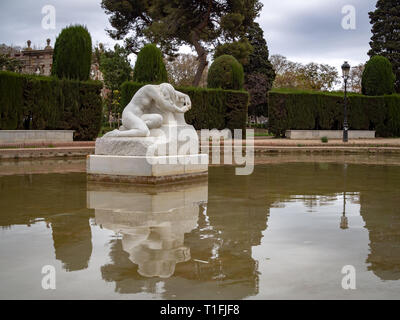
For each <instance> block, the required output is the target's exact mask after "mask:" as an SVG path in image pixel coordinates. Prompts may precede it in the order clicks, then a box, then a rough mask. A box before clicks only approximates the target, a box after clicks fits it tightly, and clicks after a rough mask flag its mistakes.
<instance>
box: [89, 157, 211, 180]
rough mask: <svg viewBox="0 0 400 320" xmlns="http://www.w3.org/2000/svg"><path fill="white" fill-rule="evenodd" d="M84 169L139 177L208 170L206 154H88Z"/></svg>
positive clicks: (101, 173) (92, 171) (112, 174)
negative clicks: (153, 155)
mask: <svg viewBox="0 0 400 320" xmlns="http://www.w3.org/2000/svg"><path fill="white" fill-rule="evenodd" d="M152 162H153V163H152ZM86 171H87V173H88V174H93V175H111V176H139V177H160V176H170V175H182V174H188V173H190V174H192V173H201V172H207V171H208V155H206V154H197V155H184V156H160V157H146V156H110V155H90V156H88V158H87V168H86Z"/></svg>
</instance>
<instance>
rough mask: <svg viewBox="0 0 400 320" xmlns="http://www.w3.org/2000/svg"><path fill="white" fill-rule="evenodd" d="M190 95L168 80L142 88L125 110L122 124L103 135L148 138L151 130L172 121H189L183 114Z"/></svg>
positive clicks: (187, 105) (179, 122) (180, 122)
mask: <svg viewBox="0 0 400 320" xmlns="http://www.w3.org/2000/svg"><path fill="white" fill-rule="evenodd" d="M190 108H191V102H190V98H189V96H188V95H186V94H183V93H181V92H179V91H176V90H175V89H174V87H173V86H172V85H170V84H168V83H162V84H160V85H146V86H144V87H142V88H140V89H139V90H138V91H137V92H136V94H135V95H134V96H133V98H132V100H131V102H130V103H129V104H128V105H127V106H126V107H125V109H124V111H123V112H122V126H121V127H120V128H119V130H114V131H112V132H109V133H107V134H106V135H104V137H148V136H150V129H157V128H160V127H161V125H162V124H169V123H171V122H173V123H175V124H177V125H183V124H186V122H185V118H184V113H185V112H187V111H188V110H190Z"/></svg>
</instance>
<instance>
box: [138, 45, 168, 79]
mask: <svg viewBox="0 0 400 320" xmlns="http://www.w3.org/2000/svg"><path fill="white" fill-rule="evenodd" d="M133 80H134V81H136V82H142V83H155V84H159V83H163V82H168V74H167V69H166V68H165V63H164V60H163V56H162V53H161V50H160V49H158V48H157V47H156V45H154V44H147V45H145V46H144V47H143V49H142V50H140V52H139V54H138V56H137V60H136V63H135V68H134V69H133Z"/></svg>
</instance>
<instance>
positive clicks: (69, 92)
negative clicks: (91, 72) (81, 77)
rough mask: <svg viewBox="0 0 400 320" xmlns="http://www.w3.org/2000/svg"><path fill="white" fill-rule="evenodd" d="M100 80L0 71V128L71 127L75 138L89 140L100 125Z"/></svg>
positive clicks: (40, 128)
mask: <svg viewBox="0 0 400 320" xmlns="http://www.w3.org/2000/svg"><path fill="white" fill-rule="evenodd" d="M101 89H102V84H101V83H100V82H95V81H86V82H79V81H77V80H67V79H57V78H53V77H40V76H32V75H22V74H16V73H11V72H0V93H1V95H0V129H2V130H5V129H8V130H18V129H24V120H25V119H26V118H29V117H32V121H31V123H30V126H29V128H30V129H34V130H45V129H53V130H58V129H59V130H75V136H74V139H75V140H93V139H94V138H96V137H97V134H98V132H99V130H100V128H101V118H102V101H101V97H100V92H101Z"/></svg>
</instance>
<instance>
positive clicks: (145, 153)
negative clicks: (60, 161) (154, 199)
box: [87, 125, 208, 184]
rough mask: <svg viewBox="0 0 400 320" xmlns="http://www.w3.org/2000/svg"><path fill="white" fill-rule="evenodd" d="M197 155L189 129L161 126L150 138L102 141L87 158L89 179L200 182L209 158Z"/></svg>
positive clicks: (134, 181)
mask: <svg viewBox="0 0 400 320" xmlns="http://www.w3.org/2000/svg"><path fill="white" fill-rule="evenodd" d="M198 152H199V141H198V136H197V133H196V131H195V130H194V128H193V127H192V126H189V125H163V126H162V127H161V128H160V129H153V130H151V136H150V137H105V138H101V139H97V141H96V154H95V155H90V156H89V157H88V160H87V174H88V179H89V180H92V181H103V182H131V183H137V184H158V183H168V182H175V181H180V180H190V179H196V178H201V177H204V176H207V172H208V156H207V155H206V154H199V153H198Z"/></svg>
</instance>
